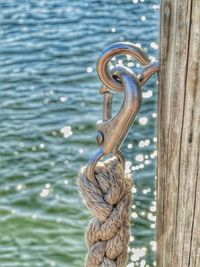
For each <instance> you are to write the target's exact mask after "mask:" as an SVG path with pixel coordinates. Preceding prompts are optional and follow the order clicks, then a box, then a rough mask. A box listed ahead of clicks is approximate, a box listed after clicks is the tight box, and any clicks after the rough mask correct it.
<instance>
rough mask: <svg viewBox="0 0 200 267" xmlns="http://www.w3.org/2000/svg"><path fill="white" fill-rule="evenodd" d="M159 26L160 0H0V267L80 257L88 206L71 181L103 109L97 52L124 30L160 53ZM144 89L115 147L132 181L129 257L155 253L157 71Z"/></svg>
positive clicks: (132, 260) (144, 263)
mask: <svg viewBox="0 0 200 267" xmlns="http://www.w3.org/2000/svg"><path fill="white" fill-rule="evenodd" d="M158 32H159V2H158V1H157V0H155V1H154V0H144V1H136V0H134V1H128V0H123V1H119V0H116V1H114V0H111V1H108V0H106V1H103V0H102V1H97V0H96V1H94V0H91V1H89V0H86V1H81V0H77V1H67V0H65V1H64V0H60V1H58V0H51V1H47V0H45V1H44V0H41V1H37V0H30V1H28V0H27V1H25V0H24V1H22V0H21V1H20V0H19V1H17V0H16V1H14V0H12V1H9V0H7V1H0V108H1V112H0V122H1V127H0V140H1V142H0V179H1V180H0V181H1V184H0V267H39V266H42V267H47V266H56V267H64V266H65V267H70V266H73V267H81V266H84V263H83V262H84V257H85V255H86V251H87V249H86V246H85V242H84V231H85V228H86V225H87V223H88V221H89V219H90V214H89V212H88V211H87V209H86V208H85V207H84V205H83V203H82V200H81V198H80V195H79V193H78V189H77V185H76V182H77V174H78V171H79V169H80V167H81V166H83V165H84V164H85V163H86V162H87V160H88V159H89V157H90V156H91V154H92V153H93V152H94V151H96V149H97V145H96V142H95V137H96V121H97V120H99V119H102V118H101V114H102V96H100V95H99V94H98V90H99V87H100V82H99V80H98V78H97V74H96V70H95V64H96V59H97V57H98V54H99V53H100V51H101V50H102V49H103V48H104V47H105V46H107V45H109V44H111V43H113V42H116V41H124V40H125V41H130V42H134V43H138V44H141V45H142V47H144V48H145V49H147V50H148V51H147V52H148V54H149V55H151V56H155V57H157V43H158ZM125 64H126V65H127V64H128V66H129V67H133V68H135V69H136V71H137V69H138V68H137V67H138V66H137V65H136V66H135V65H133V64H132V61H131V60H130V59H128V60H127V59H126V60H125ZM143 92H144V94H143V105H142V108H141V111H140V113H139V114H138V116H137V119H136V121H135V124H134V126H133V127H132V128H131V130H130V133H129V135H128V137H127V138H126V140H125V142H124V144H123V147H122V150H123V152H124V154H125V155H126V159H127V161H128V165H129V167H130V171H131V175H132V176H133V177H134V183H135V190H134V192H133V193H134V202H133V206H132V238H131V243H130V253H129V265H128V266H130V267H134V266H141V267H149V266H150V267H152V266H154V261H155V166H156V138H155V136H156V134H155V129H156V97H157V86H156V81H155V78H154V79H152V80H151V81H149V82H148V85H147V86H145V88H144V89H143ZM115 97H116V98H115V99H116V100H115V104H116V105H115V111H117V110H118V108H119V103H120V101H121V98H122V95H119V94H118V95H115Z"/></svg>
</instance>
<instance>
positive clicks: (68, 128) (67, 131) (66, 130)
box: [60, 126, 73, 138]
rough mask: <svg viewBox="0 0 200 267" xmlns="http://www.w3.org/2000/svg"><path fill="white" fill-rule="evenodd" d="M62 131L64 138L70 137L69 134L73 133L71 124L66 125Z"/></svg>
mask: <svg viewBox="0 0 200 267" xmlns="http://www.w3.org/2000/svg"><path fill="white" fill-rule="evenodd" d="M60 132H61V133H62V134H63V136H64V138H68V137H69V136H71V135H72V134H73V132H72V130H71V126H65V127H63V128H62V129H61V130H60Z"/></svg>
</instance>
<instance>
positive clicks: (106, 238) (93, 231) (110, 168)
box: [79, 158, 132, 267]
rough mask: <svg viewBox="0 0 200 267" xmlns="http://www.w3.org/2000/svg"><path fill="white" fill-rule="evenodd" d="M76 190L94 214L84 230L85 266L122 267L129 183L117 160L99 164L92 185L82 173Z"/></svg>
mask: <svg viewBox="0 0 200 267" xmlns="http://www.w3.org/2000/svg"><path fill="white" fill-rule="evenodd" d="M79 187H80V191H81V193H82V196H83V198H84V202H85V204H86V206H87V207H88V209H89V210H90V211H91V213H92V215H93V219H92V220H91V222H90V223H89V225H88V228H87V230H86V236H85V238H86V244H87V246H88V255H87V257H86V264H85V266H86V267H125V266H126V259H127V250H128V242H129V238H130V222H129V212H130V206H131V202H132V193H131V189H132V180H131V178H130V177H129V176H127V175H125V173H124V170H123V167H122V165H121V164H120V163H119V161H118V160H117V159H116V158H112V159H109V160H106V161H104V162H103V163H98V164H97V166H96V167H95V181H94V183H92V182H91V181H90V180H89V179H88V178H87V177H86V175H85V169H83V170H82V172H81V174H80V178H79Z"/></svg>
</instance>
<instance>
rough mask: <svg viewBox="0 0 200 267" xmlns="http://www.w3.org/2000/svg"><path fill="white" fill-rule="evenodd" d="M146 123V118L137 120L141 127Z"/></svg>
mask: <svg viewBox="0 0 200 267" xmlns="http://www.w3.org/2000/svg"><path fill="white" fill-rule="evenodd" d="M147 122H148V118H147V117H142V118H140V119H139V124H141V125H145V124H147Z"/></svg>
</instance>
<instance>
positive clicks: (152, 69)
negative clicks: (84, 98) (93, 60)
mask: <svg viewBox="0 0 200 267" xmlns="http://www.w3.org/2000/svg"><path fill="white" fill-rule="evenodd" d="M120 54H124V55H130V56H132V57H133V58H135V59H137V60H138V61H139V62H140V63H141V64H142V65H143V66H145V68H144V70H143V72H142V73H141V74H139V75H138V80H139V81H140V84H141V85H143V84H144V83H145V82H146V81H147V80H148V79H149V78H150V77H151V76H152V75H153V74H154V73H156V72H158V70H159V63H158V62H157V61H155V62H151V60H150V59H149V57H148V56H147V54H146V53H145V52H144V51H143V50H142V49H141V48H140V47H138V46H136V45H134V44H132V43H128V42H118V43H115V44H112V45H110V46H108V47H106V48H105V49H104V50H103V51H102V53H101V54H100V56H99V59H98V62H97V72H98V75H99V78H100V80H101V81H102V82H103V84H105V85H106V86H107V87H108V88H110V89H113V90H115V91H118V92H122V91H123V86H122V83H121V82H119V81H117V80H115V79H113V77H112V76H111V75H110V72H109V70H108V63H109V61H110V59H111V58H113V57H114V56H116V55H120Z"/></svg>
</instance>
